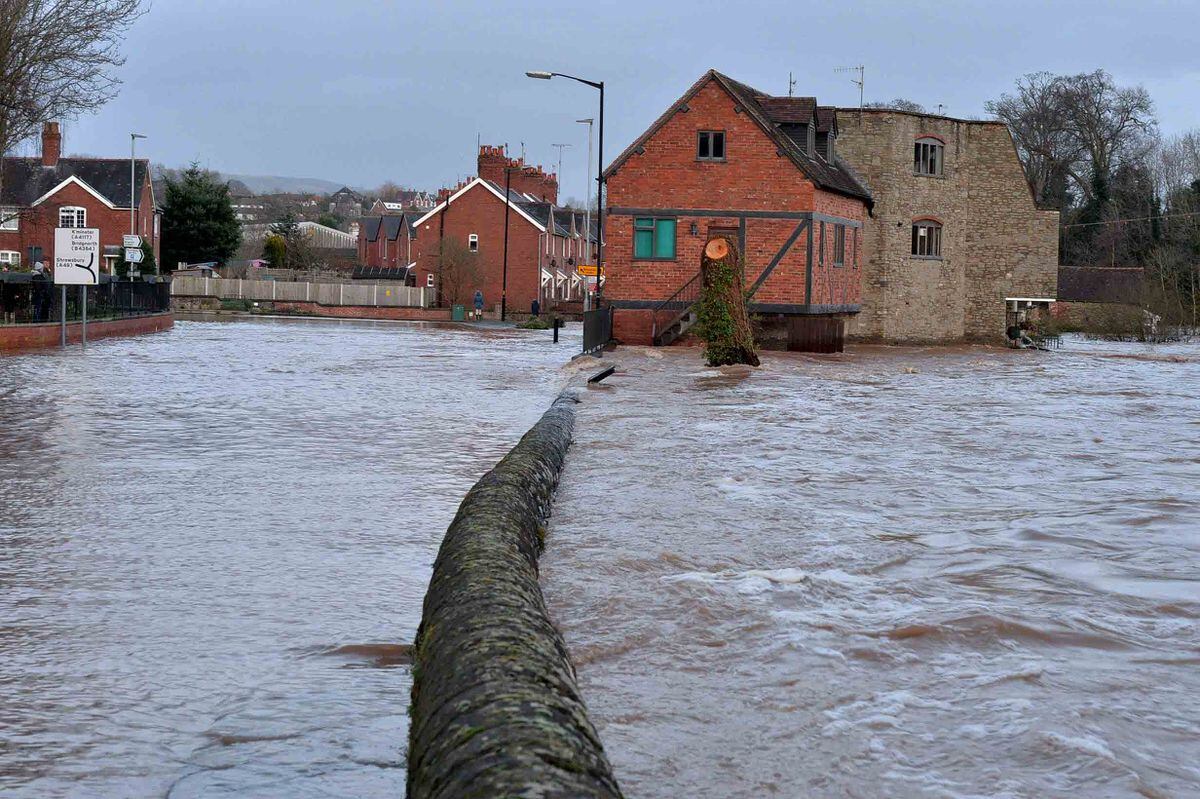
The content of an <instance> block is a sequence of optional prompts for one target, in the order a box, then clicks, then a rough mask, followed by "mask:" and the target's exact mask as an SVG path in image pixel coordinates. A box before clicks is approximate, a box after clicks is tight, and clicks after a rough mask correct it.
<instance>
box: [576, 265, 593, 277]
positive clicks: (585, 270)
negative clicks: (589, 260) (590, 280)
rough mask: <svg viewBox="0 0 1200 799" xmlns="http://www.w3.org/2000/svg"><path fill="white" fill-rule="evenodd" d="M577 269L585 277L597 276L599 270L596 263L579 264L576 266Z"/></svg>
mask: <svg viewBox="0 0 1200 799" xmlns="http://www.w3.org/2000/svg"><path fill="white" fill-rule="evenodd" d="M575 269H576V271H578V272H579V274H581V275H583V276H584V277H595V276H596V273H597V271H599V270H597V269H596V265H595V264H580V265H579V266H577V267H575Z"/></svg>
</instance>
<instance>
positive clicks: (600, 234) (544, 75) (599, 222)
mask: <svg viewBox="0 0 1200 799" xmlns="http://www.w3.org/2000/svg"><path fill="white" fill-rule="evenodd" d="M525 74H526V75H527V76H528V77H530V78H536V79H537V80H550V79H551V78H567V79H569V80H573V81H575V82H577V83H583V84H586V85H588V86H591V87H592V88H593V89H599V90H600V146H599V151H600V157H599V158H598V159H597V161H598V163H599V169H598V170H597V172H596V197H597V208H596V227H597V230H596V237H597V238H598V239H599V242H598V245H597V250H598V253H599V254H598V256H597V258H596V307H597V308H599V307H600V301H601V299H602V297H603V294H604V289H603V284H602V282H601V281H602V280H603V279H604V81H602V80H601V81H594V80H587V79H585V78H577V77H575V76H574V75H566V74H564V73H562V72H526V73H525Z"/></svg>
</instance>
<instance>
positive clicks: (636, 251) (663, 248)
mask: <svg viewBox="0 0 1200 799" xmlns="http://www.w3.org/2000/svg"><path fill="white" fill-rule="evenodd" d="M633 257H634V258H638V259H642V260H668V261H670V260H674V259H675V220H674V219H653V218H650V217H645V218H640V219H634V220H633Z"/></svg>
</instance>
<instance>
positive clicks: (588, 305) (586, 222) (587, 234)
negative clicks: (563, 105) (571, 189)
mask: <svg viewBox="0 0 1200 799" xmlns="http://www.w3.org/2000/svg"><path fill="white" fill-rule="evenodd" d="M575 121H576V122H578V123H579V124H581V125H584V124H586V125H587V126H588V157H587V183H586V184H584V185H585V186H587V193H586V194H585V195H584V200H583V230H584V234H583V240H584V243H585V245H584V246H586V247H587V258H586V259H585V263H586V262H587V261H590V260H592V118H591V117H588V118H587V119H577V120H575ZM596 207H597V208H599V206H598V205H597V206H596ZM584 277H585V279H584V281H583V310H585V311H590V310H591V309H592V293H591V292H590V291H588V282H587V280H586V277H587V276H586V275H585V276H584Z"/></svg>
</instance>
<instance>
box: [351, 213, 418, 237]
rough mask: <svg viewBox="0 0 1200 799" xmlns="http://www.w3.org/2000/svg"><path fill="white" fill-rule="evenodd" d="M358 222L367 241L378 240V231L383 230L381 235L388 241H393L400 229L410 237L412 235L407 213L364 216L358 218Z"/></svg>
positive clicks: (398, 235)
mask: <svg viewBox="0 0 1200 799" xmlns="http://www.w3.org/2000/svg"><path fill="white" fill-rule="evenodd" d="M358 224H359V225H360V229H361V230H362V233H363V237H364V238H365V239H366V240H367V241H378V240H379V233H380V231H383V235H384V236H385V237H386V238H387V240H388V241H395V240H396V239H397V238H399V237H400V232H401V231H404V232H405V233H406V234H407V235H408V236H410V237H412V236H413V228H412V220H411V219H409V218H408V214H402V215H400V216H393V215H391V214H388V215H386V216H364V217H362V218H361V219H359V220H358Z"/></svg>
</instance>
